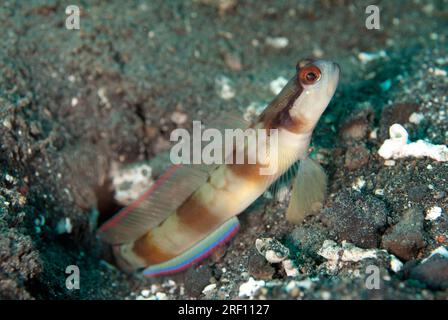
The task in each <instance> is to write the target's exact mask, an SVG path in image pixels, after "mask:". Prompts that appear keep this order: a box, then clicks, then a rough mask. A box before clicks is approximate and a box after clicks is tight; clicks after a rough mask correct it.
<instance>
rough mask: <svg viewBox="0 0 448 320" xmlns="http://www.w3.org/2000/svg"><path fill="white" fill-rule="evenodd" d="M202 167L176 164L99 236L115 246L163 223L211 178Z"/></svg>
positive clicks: (101, 230)
mask: <svg viewBox="0 0 448 320" xmlns="http://www.w3.org/2000/svg"><path fill="white" fill-rule="evenodd" d="M209 169H213V168H212V167H208V168H207V167H205V166H201V165H188V166H183V165H173V166H171V167H170V168H168V170H167V171H165V173H164V174H162V175H161V176H160V178H159V179H158V180H157V181H156V182H155V183H154V184H153V185H152V186H151V188H149V189H148V190H147V191H146V192H145V193H143V194H142V195H141V196H140V197H138V198H137V199H136V200H135V201H133V202H132V203H131V204H130V205H129V206H127V207H125V208H124V209H122V210H121V211H120V212H118V213H117V214H116V215H115V216H113V217H112V218H111V219H109V220H108V221H106V222H105V223H104V224H103V225H102V226H101V227H100V229H99V236H100V237H101V238H102V239H103V240H104V241H106V242H109V243H111V244H122V243H128V242H131V241H134V240H136V239H138V238H140V237H141V236H143V235H144V234H145V233H146V232H148V230H150V229H152V228H154V227H156V226H158V225H159V224H160V223H161V222H163V221H164V220H165V219H166V218H167V217H168V216H169V215H170V214H171V213H172V212H173V211H174V210H176V209H177V208H178V207H179V205H180V204H182V203H183V202H184V201H185V200H186V199H187V198H188V197H189V196H190V195H191V194H192V193H193V192H194V191H195V190H196V189H197V188H199V187H200V186H201V185H202V184H203V183H205V181H206V180H207V179H208V176H209V171H208V170H209Z"/></svg>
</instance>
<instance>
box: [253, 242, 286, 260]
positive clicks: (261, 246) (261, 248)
mask: <svg viewBox="0 0 448 320" xmlns="http://www.w3.org/2000/svg"><path fill="white" fill-rule="evenodd" d="M255 248H257V251H258V252H259V253H260V254H261V255H262V256H264V257H265V258H266V260H267V261H268V262H270V263H279V262H282V261H283V260H285V259H286V258H287V257H288V256H289V249H288V248H286V247H285V246H284V245H283V244H281V243H280V242H279V241H278V240H276V239H273V238H261V239H257V240H255Z"/></svg>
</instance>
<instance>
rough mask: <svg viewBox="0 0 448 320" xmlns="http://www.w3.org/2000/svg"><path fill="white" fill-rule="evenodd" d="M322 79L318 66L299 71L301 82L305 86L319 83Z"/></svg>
mask: <svg viewBox="0 0 448 320" xmlns="http://www.w3.org/2000/svg"><path fill="white" fill-rule="evenodd" d="M320 77H321V72H320V69H319V68H318V67H316V66H309V67H305V68H302V69H300V71H299V80H300V82H301V83H302V84H303V85H310V84H314V83H316V82H317V81H319V79H320Z"/></svg>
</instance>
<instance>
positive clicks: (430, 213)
mask: <svg viewBox="0 0 448 320" xmlns="http://www.w3.org/2000/svg"><path fill="white" fill-rule="evenodd" d="M441 216H442V208H440V207H437V206H436V207H432V208H429V209H428V210H427V211H426V216H425V220H430V221H434V220H437V219H438V218H440V217H441Z"/></svg>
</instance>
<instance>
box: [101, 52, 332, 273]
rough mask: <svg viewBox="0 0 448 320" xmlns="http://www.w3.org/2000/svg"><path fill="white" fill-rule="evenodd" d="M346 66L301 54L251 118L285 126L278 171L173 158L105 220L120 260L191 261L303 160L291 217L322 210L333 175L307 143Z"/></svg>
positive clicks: (177, 264)
mask: <svg viewBox="0 0 448 320" xmlns="http://www.w3.org/2000/svg"><path fill="white" fill-rule="evenodd" d="M339 73H340V68H339V66H338V65H337V64H336V63H334V62H331V61H324V60H316V61H302V62H299V63H298V64H297V66H296V72H295V74H294V76H293V77H292V78H291V80H290V81H289V82H288V83H287V84H286V86H285V87H284V88H283V90H282V91H281V92H280V93H279V94H278V95H277V97H275V99H274V100H273V101H272V102H271V103H270V104H269V105H268V106H267V107H266V109H265V110H264V111H263V112H262V113H261V114H260V116H259V117H258V119H257V120H256V121H255V122H254V123H253V124H252V125H251V127H252V128H257V129H260V128H261V129H265V130H271V129H277V130H278V131H277V132H278V149H277V155H276V156H273V155H271V156H270V157H269V161H268V162H270V161H277V163H276V165H275V168H276V171H275V172H274V173H273V174H271V175H262V174H260V168H263V167H265V166H270V164H269V163H252V164H250V163H243V164H222V165H219V166H197V167H195V166H182V165H173V166H172V167H171V168H169V169H168V170H167V171H166V172H165V173H164V174H163V175H162V176H161V177H160V178H159V179H158V180H157V181H156V183H155V184H154V185H153V186H152V187H151V188H150V189H149V190H148V191H147V192H145V193H144V194H143V195H141V196H140V197H139V198H138V199H137V200H135V201H134V202H133V203H131V204H130V205H129V206H128V207H126V208H124V209H123V210H121V211H120V212H119V213H117V214H116V215H115V216H114V217H112V218H111V219H110V220H108V221H106V222H105V223H104V224H103V225H102V226H101V227H100V229H99V235H100V237H101V238H103V239H104V240H105V241H106V242H109V243H111V244H112V245H113V248H114V253H115V257H116V260H117V264H118V265H119V266H120V267H121V268H122V269H124V270H127V271H135V270H140V269H141V270H143V274H144V275H145V276H158V275H164V274H169V273H174V272H178V271H181V270H183V269H185V268H187V267H188V266H190V265H192V264H193V263H195V262H197V261H199V260H200V259H202V258H204V257H205V256H206V255H207V254H209V253H210V252H211V251H212V250H213V249H214V248H216V247H217V246H219V245H220V244H222V243H224V242H226V241H227V240H229V239H230V238H231V237H232V236H233V235H234V234H235V233H236V232H237V230H238V228H239V222H238V218H237V217H236V216H237V215H238V214H239V213H241V212H242V211H244V210H245V209H246V208H247V207H248V206H249V205H250V204H251V203H252V202H254V201H255V200H256V199H257V198H258V197H259V196H260V195H261V194H262V193H264V192H265V191H266V190H267V189H268V188H269V187H270V186H271V185H272V184H273V183H274V182H275V181H276V180H278V178H279V177H281V176H282V175H284V174H285V173H286V172H287V171H288V169H290V168H291V167H292V166H293V165H294V164H295V163H297V162H298V161H300V165H299V169H298V171H297V174H296V176H295V178H294V180H293V188H292V194H291V199H290V202H289V205H288V209H287V212H286V218H287V219H288V220H289V221H291V222H293V223H300V222H301V221H302V220H303V219H304V218H305V216H306V215H308V214H313V213H315V212H316V211H318V209H319V208H320V206H321V204H322V202H323V200H324V195H325V190H326V175H325V173H324V171H323V169H322V168H321V167H320V165H319V164H318V163H317V162H315V161H314V160H312V159H311V158H309V157H308V149H309V144H310V140H311V136H312V133H313V130H314V128H315V126H316V124H317V122H318V121H319V118H320V117H321V115H322V113H323V112H324V111H325V109H326V108H327V106H328V104H329V102H330V100H331V99H332V97H333V95H334V93H335V91H336V87H337V85H338V82H339ZM229 156H231V155H229ZM271 167H272V166H271Z"/></svg>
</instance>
